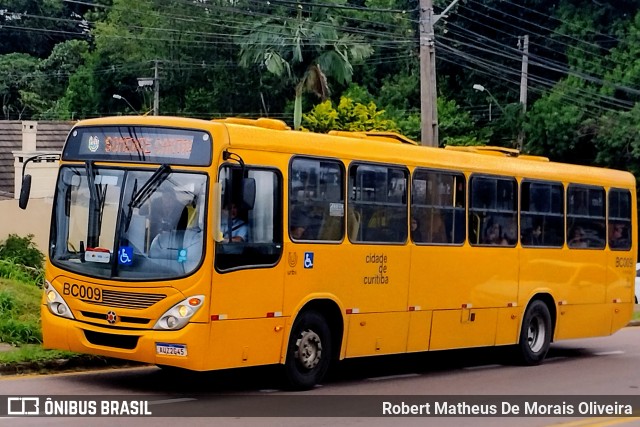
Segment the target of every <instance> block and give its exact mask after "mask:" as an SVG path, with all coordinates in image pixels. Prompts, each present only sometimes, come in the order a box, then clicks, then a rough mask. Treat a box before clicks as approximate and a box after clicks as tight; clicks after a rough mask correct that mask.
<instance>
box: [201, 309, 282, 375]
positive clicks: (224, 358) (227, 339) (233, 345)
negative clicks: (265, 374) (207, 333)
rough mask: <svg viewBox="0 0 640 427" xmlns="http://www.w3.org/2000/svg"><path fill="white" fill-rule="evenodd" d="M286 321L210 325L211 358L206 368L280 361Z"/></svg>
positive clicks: (280, 318)
mask: <svg viewBox="0 0 640 427" xmlns="http://www.w3.org/2000/svg"><path fill="white" fill-rule="evenodd" d="M286 320H287V319H286V318H284V317H278V318H270V319H245V320H223V321H218V322H211V337H210V346H209V348H210V355H209V357H207V359H206V360H205V361H204V363H205V369H208V370H211V369H224V368H235V367H243V366H257V365H268V364H275V363H279V362H280V353H281V351H282V345H283V342H284V340H283V337H284V331H285V323H286Z"/></svg>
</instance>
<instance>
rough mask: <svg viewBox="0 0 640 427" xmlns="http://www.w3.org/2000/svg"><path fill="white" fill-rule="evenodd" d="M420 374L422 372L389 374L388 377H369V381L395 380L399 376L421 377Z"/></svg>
mask: <svg viewBox="0 0 640 427" xmlns="http://www.w3.org/2000/svg"><path fill="white" fill-rule="evenodd" d="M419 376H420V374H401V375H387V376H386V377H372V378H367V381H385V380H395V379H399V378H413V377H419Z"/></svg>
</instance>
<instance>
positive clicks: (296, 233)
mask: <svg viewBox="0 0 640 427" xmlns="http://www.w3.org/2000/svg"><path fill="white" fill-rule="evenodd" d="M301 209H302V208H300V207H298V208H296V209H295V210H294V211H293V212H292V214H291V222H290V224H289V234H290V235H291V239H292V240H309V236H308V233H307V231H308V228H309V217H308V216H307V215H308V214H309V213H308V212H307V213H303V212H302V211H301ZM305 211H306V209H305Z"/></svg>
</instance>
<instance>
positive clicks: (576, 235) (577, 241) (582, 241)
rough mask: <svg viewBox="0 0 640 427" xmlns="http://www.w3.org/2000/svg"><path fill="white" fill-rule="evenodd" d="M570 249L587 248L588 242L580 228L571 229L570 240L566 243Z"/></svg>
mask: <svg viewBox="0 0 640 427" xmlns="http://www.w3.org/2000/svg"><path fill="white" fill-rule="evenodd" d="M568 245H569V247H570V248H588V247H589V242H588V241H587V239H586V233H585V232H584V229H583V228H582V227H580V226H578V227H575V228H574V229H573V233H571V239H570V240H569V242H568Z"/></svg>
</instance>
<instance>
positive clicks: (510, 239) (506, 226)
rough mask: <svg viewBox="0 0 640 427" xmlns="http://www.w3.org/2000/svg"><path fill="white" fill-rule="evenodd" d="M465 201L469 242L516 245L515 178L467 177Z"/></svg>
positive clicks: (516, 206)
mask: <svg viewBox="0 0 640 427" xmlns="http://www.w3.org/2000/svg"><path fill="white" fill-rule="evenodd" d="M469 204H470V208H469V240H470V242H471V244H472V245H486V246H515V245H516V243H517V242H518V222H517V212H518V197H517V182H516V180H515V179H513V178H506V177H489V176H473V177H471V181H470V201H469Z"/></svg>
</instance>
